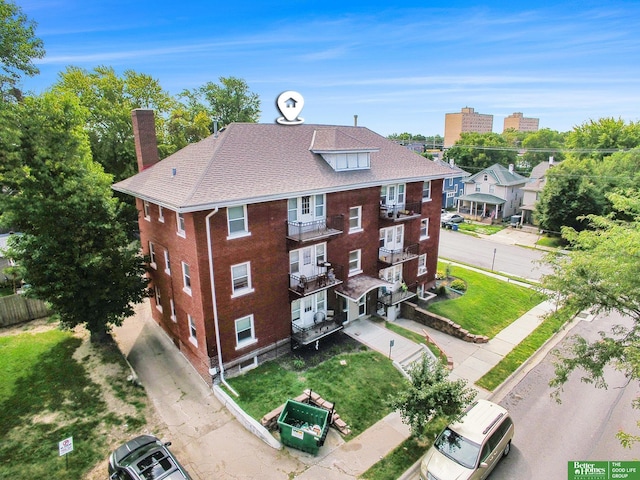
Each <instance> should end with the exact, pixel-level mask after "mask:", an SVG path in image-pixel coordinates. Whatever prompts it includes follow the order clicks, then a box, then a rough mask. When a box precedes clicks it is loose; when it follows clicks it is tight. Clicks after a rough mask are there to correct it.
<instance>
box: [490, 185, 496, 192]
mask: <svg viewBox="0 0 640 480" xmlns="http://www.w3.org/2000/svg"><path fill="white" fill-rule="evenodd" d="M495 192H496V186H495V185H493V184H491V185H489V193H495Z"/></svg>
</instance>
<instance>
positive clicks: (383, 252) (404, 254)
mask: <svg viewBox="0 0 640 480" xmlns="http://www.w3.org/2000/svg"><path fill="white" fill-rule="evenodd" d="M418 252H419V245H418V244H417V243H413V244H411V245H409V246H408V247H405V248H404V249H401V248H399V249H397V250H389V249H386V248H379V249H378V260H379V261H380V263H383V264H385V265H396V264H398V263H403V262H408V261H409V260H413V259H414V258H418Z"/></svg>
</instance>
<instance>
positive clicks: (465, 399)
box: [390, 356, 477, 437]
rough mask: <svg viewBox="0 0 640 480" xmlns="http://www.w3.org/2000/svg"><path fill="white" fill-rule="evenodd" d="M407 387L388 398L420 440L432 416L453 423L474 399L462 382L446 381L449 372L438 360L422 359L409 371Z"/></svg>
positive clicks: (464, 382)
mask: <svg viewBox="0 0 640 480" xmlns="http://www.w3.org/2000/svg"><path fill="white" fill-rule="evenodd" d="M409 377H410V379H411V384H410V385H409V386H408V388H407V389H405V390H400V391H398V392H397V394H396V395H395V396H394V397H393V398H391V399H390V405H391V407H392V408H393V409H394V410H398V411H399V412H400V416H401V417H402V420H403V422H405V423H406V424H408V425H409V426H410V427H411V433H412V434H413V435H414V436H416V437H421V436H423V435H424V433H425V431H426V427H427V424H428V422H429V421H430V420H431V419H433V418H434V417H444V418H447V419H449V420H453V419H454V418H456V417H458V416H459V415H460V414H461V413H462V412H463V411H464V409H465V407H466V406H467V405H469V404H470V403H471V402H472V401H473V399H474V398H475V397H476V394H477V391H476V390H474V389H472V388H469V387H468V386H467V382H466V381H465V380H449V371H448V370H447V369H446V368H445V367H444V366H443V365H442V363H440V362H438V361H432V360H430V359H429V358H428V357H426V356H425V357H423V359H422V361H421V362H416V363H415V364H414V365H413V367H412V368H411V369H410V370H409Z"/></svg>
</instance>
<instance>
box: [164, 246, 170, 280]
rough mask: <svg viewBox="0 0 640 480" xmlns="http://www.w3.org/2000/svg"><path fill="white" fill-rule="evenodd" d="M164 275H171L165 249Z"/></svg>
mask: <svg viewBox="0 0 640 480" xmlns="http://www.w3.org/2000/svg"><path fill="white" fill-rule="evenodd" d="M164 273H166V274H167V275H171V258H170V256H169V250H167V249H166V248H165V249H164Z"/></svg>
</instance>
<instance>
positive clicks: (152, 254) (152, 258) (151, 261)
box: [149, 242, 158, 268]
mask: <svg viewBox="0 0 640 480" xmlns="http://www.w3.org/2000/svg"><path fill="white" fill-rule="evenodd" d="M149 266H150V267H151V268H157V267H158V265H157V264H156V249H155V247H154V245H153V243H152V242H149Z"/></svg>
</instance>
